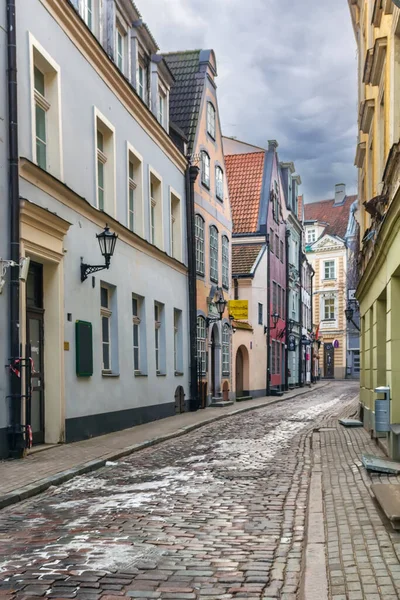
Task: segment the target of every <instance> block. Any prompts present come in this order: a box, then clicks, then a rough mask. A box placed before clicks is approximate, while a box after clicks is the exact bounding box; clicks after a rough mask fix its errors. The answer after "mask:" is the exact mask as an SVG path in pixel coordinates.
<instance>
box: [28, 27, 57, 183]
mask: <svg viewBox="0 0 400 600" xmlns="http://www.w3.org/2000/svg"><path fill="white" fill-rule="evenodd" d="M29 44H30V51H31V78H32V79H31V81H32V85H31V102H32V104H31V106H32V156H33V161H34V162H36V164H37V165H38V166H39V167H41V168H42V169H44V170H46V171H48V172H49V173H51V174H52V175H54V176H55V177H57V178H58V179H62V177H63V173H62V147H61V112H60V97H61V94H60V68H59V66H58V65H57V64H56V63H55V62H54V61H53V59H52V58H51V57H50V56H49V54H48V53H47V52H46V51H45V50H44V49H43V48H42V47H41V46H40V44H39V43H38V42H37V41H36V40H35V38H34V37H33V36H32V35H31V34H29Z"/></svg>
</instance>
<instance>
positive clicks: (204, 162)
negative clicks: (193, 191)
mask: <svg viewBox="0 0 400 600" xmlns="http://www.w3.org/2000/svg"><path fill="white" fill-rule="evenodd" d="M201 183H202V184H203V185H205V186H206V187H208V188H210V157H209V156H208V154H207V152H206V151H205V150H202V152H201Z"/></svg>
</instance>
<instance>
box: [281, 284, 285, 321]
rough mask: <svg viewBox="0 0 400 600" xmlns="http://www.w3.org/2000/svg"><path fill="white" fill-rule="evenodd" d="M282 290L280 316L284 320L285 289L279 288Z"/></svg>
mask: <svg viewBox="0 0 400 600" xmlns="http://www.w3.org/2000/svg"><path fill="white" fill-rule="evenodd" d="M281 291H282V312H281V318H282V319H283V320H285V314H286V291H285V290H283V289H282V290H281Z"/></svg>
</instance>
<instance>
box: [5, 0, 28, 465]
mask: <svg viewBox="0 0 400 600" xmlns="http://www.w3.org/2000/svg"><path fill="white" fill-rule="evenodd" d="M7 84H8V152H9V218H10V259H11V260H12V261H14V262H15V263H16V264H17V266H16V267H11V269H10V299H9V302H10V305H9V312H10V321H9V327H10V332H9V335H10V341H9V343H10V358H11V363H13V362H14V361H15V360H16V359H18V358H19V357H20V339H19V334H20V332H19V286H20V283H19V267H18V265H19V261H20V248H19V239H20V230H19V228H20V224H19V222H20V207H19V172H18V158H19V152H18V101H17V32H16V19H15V0H7ZM10 388H11V389H10V392H11V398H10V404H11V411H10V413H11V419H10V428H9V450H10V456H11V457H13V458H21V457H22V456H23V455H24V452H25V443H24V433H23V430H22V398H21V378H20V377H17V376H16V375H15V374H14V373H12V374H11V386H10Z"/></svg>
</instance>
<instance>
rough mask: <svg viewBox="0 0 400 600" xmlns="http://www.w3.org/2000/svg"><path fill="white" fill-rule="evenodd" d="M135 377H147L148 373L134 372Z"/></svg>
mask: <svg viewBox="0 0 400 600" xmlns="http://www.w3.org/2000/svg"><path fill="white" fill-rule="evenodd" d="M134 376H135V377H147V373H142V372H141V371H135V372H134Z"/></svg>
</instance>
